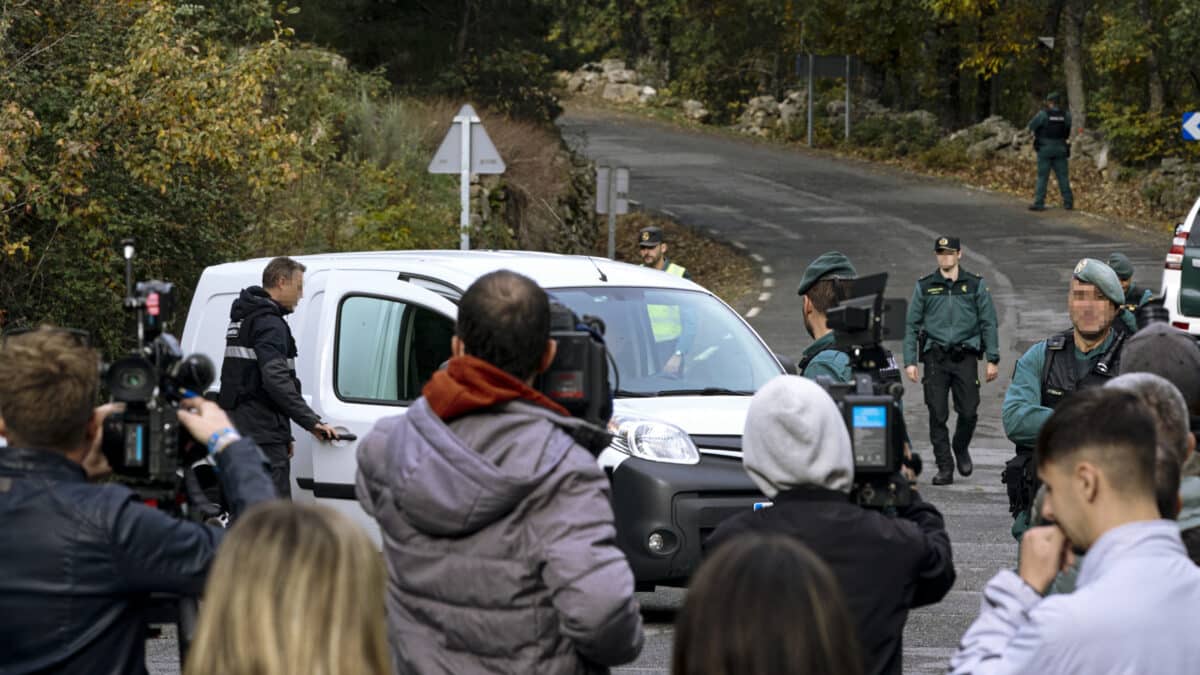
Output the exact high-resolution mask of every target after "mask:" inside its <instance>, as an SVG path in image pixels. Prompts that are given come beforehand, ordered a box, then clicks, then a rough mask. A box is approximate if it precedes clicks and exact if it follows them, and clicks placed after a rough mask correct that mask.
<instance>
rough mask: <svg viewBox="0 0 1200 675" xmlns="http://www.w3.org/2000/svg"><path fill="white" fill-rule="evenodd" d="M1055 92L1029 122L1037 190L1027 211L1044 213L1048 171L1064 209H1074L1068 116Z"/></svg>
mask: <svg viewBox="0 0 1200 675" xmlns="http://www.w3.org/2000/svg"><path fill="white" fill-rule="evenodd" d="M1059 99H1060V97H1059V95H1058V92H1053V93H1051V94H1050V95H1048V96H1046V109H1045V110H1042V111H1040V112H1038V114H1037V115H1034V117H1033V119H1032V120H1030V122H1029V130H1030V131H1032V132H1033V149H1034V150H1035V151H1036V152H1037V188H1036V189H1035V190H1034V193H1033V204H1030V206H1029V210H1030V211H1045V210H1046V184H1047V183H1048V182H1050V170H1051V169H1054V178H1055V179H1056V180H1057V181H1058V190H1059V192H1061V193H1062V199H1063V208H1064V209H1066V210H1068V211H1070V210H1071V209H1073V208H1075V197H1074V195H1072V194H1071V176H1070V172H1069V170H1068V167H1067V158H1068V157H1070V156H1071V143H1070V138H1071V113H1070V112H1069V111H1066V110H1063V109H1061V108H1059V107H1058V103H1059Z"/></svg>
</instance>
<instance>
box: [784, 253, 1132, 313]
mask: <svg viewBox="0 0 1200 675" xmlns="http://www.w3.org/2000/svg"><path fill="white" fill-rule="evenodd" d="M857 276H858V272H857V271H856V270H855V269H854V263H852V262H850V259H849V258H847V257H846V256H845V254H843V253H841V252H838V251H829V252H828V253H822V254H821V255H819V256H817V259H816V260H814V261H812V262H811V263H809V265H808V268H807V269H805V270H804V277H803V278H802V279H800V288H799V289H797V290H796V293H797V294H798V295H804V294H805V293H807V292H808V289H810V288H812V285H813V284H815V283H817V282H818V281H820V280H821V279H825V278H834V279H854V278H856V277H857ZM1122 297H1124V296H1122ZM1122 301H1123V300H1122Z"/></svg>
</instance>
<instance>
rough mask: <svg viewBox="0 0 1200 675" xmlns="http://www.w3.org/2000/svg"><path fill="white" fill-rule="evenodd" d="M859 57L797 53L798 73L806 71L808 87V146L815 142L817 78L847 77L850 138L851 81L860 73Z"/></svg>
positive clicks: (847, 112) (847, 123)
mask: <svg viewBox="0 0 1200 675" xmlns="http://www.w3.org/2000/svg"><path fill="white" fill-rule="evenodd" d="M858 69H859V65H858V59H856V58H854V57H853V56H852V55H850V54H844V55H839V56H820V55H817V54H797V55H796V74H797V75H800V74H801V73H802V72H803V73H805V80H807V87H808V106H807V107H808V146H809V147H810V148H811V147H812V144H813V80H814V79H816V78H826V79H837V78H845V79H846V130H845V135H846V140H850V81H851V80H852V79H853V78H854V76H855V75H857V74H858Z"/></svg>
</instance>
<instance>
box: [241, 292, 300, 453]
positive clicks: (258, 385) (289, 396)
mask: <svg viewBox="0 0 1200 675" xmlns="http://www.w3.org/2000/svg"><path fill="white" fill-rule="evenodd" d="M287 313H288V312H286V311H284V309H283V308H282V307H281V306H280V305H279V303H277V302H275V301H274V300H272V299H271V296H270V295H268V294H267V292H266V291H265V290H263V289H262V287H260V286H251V287H249V288H246V289H243V290H242V293H241V295H240V296H238V298H237V299H236V300H234V301H233V306H232V307H230V309H229V328H228V330H227V331H226V333H225V358H224V360H223V361H222V363H221V397H220V402H221V407H222V408H225V409H226V410H228V411H229V415H230V417H231V418H233V423H234V424H235V425H236V426H237V428H238V430H239V431H241V432H242V433H243V434H245V435H247V436H250V437H251V438H253V439H254V440H255V441H257V442H258V443H260V444H262V445H267V444H285V445H286V444H287V443H290V442H291V441H292V426H291V423H290V421H289V420H295V422H296V424H299V425H300V426H301V427H303V428H304V429H306V430H309V431H311V430H312V428H313V427H315V426H316V425H317V423H318V422H320V421H321V419H320V417H318V416H317V414H316V413H315V412H313V411H312V408H309V407H308V404H307V403H305V402H304V398H303V397H301V396H300V379H299V378H298V377H296V341H295V340H294V339H292V331H291V328H289V327H288V324H287V322H286V321H284V320H283V317H284V315H285V314H287Z"/></svg>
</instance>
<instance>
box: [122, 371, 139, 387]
mask: <svg viewBox="0 0 1200 675" xmlns="http://www.w3.org/2000/svg"><path fill="white" fill-rule="evenodd" d="M142 382H143V379H142V374H141V373H140V372H138V371H136V370H134V371H130V372H127V373H122V374H121V386H123V387H127V388H129V389H140V388H141V386H142Z"/></svg>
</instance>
